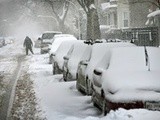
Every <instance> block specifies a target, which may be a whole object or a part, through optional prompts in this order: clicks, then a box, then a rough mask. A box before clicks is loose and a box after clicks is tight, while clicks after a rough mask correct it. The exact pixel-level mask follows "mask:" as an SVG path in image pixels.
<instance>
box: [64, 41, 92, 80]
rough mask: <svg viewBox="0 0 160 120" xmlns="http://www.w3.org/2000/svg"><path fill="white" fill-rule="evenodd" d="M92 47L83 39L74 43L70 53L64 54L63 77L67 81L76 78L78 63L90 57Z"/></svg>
mask: <svg viewBox="0 0 160 120" xmlns="http://www.w3.org/2000/svg"><path fill="white" fill-rule="evenodd" d="M91 47H92V46H91V45H87V44H85V43H84V41H82V40H81V41H79V42H76V43H74V44H73V46H72V47H71V49H70V50H69V52H68V54H67V55H66V56H64V64H63V78H64V80H65V81H70V80H76V73H77V69H78V64H79V62H80V61H81V60H82V59H83V60H84V59H88V58H87V57H89V55H88V54H90V52H91Z"/></svg>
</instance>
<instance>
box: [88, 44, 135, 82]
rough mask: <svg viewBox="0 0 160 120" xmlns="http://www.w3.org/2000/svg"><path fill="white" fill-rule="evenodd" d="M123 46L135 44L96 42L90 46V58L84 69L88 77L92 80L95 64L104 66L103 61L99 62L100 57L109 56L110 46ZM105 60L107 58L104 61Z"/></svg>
mask: <svg viewBox="0 0 160 120" xmlns="http://www.w3.org/2000/svg"><path fill="white" fill-rule="evenodd" d="M122 46H123V47H125V46H135V45H133V44H131V43H128V42H118V43H97V44H94V45H93V47H92V54H91V59H90V61H89V63H88V66H87V69H86V75H88V78H89V79H90V80H92V75H93V70H94V69H95V67H97V66H101V67H102V66H104V67H105V65H104V64H105V63H104V62H100V60H102V58H104V56H105V58H107V57H109V52H110V49H111V48H114V47H122ZM105 62H107V60H106V61H105Z"/></svg>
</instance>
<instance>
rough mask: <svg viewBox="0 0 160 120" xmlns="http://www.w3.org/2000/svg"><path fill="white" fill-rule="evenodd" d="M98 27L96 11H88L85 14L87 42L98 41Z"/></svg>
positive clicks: (99, 36)
mask: <svg viewBox="0 0 160 120" xmlns="http://www.w3.org/2000/svg"><path fill="white" fill-rule="evenodd" d="M100 38H101V34H100V27H99V20H98V13H97V10H96V9H90V10H89V11H88V13H87V40H91V41H95V40H96V39H100Z"/></svg>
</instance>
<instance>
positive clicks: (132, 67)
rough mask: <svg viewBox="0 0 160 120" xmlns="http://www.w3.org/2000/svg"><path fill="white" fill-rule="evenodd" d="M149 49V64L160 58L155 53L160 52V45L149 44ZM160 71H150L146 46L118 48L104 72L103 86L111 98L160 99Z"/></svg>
mask: <svg viewBox="0 0 160 120" xmlns="http://www.w3.org/2000/svg"><path fill="white" fill-rule="evenodd" d="M149 51H150V53H149V54H148V55H149V57H150V59H152V60H151V61H150V64H152V63H151V62H154V61H160V57H159V56H158V57H156V56H155V53H157V54H159V53H160V50H159V48H151V47H150V48H149ZM152 56H154V57H152ZM151 57H152V58H151ZM157 59H158V60H157ZM159 67H160V66H159ZM156 68H157V67H156ZM159 73H160V70H153V71H152V70H151V71H148V67H147V66H146V57H145V50H144V47H131V48H129V47H128V48H127V47H126V48H116V49H113V50H112V56H111V60H110V66H109V68H108V70H106V71H103V75H102V88H103V90H104V92H105V96H106V98H107V99H109V100H111V101H117V102H124V101H128V102H129V101H133V100H134V101H137V100H142V101H145V100H148V101H152V100H160V93H159V92H156V91H160V87H159V85H160V79H159V78H160V74H159ZM124 95H125V96H124Z"/></svg>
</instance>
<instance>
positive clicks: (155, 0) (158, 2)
mask: <svg viewBox="0 0 160 120" xmlns="http://www.w3.org/2000/svg"><path fill="white" fill-rule="evenodd" d="M129 1H130V3H132V4H134V3H150V4H152V5H153V6H155V7H157V8H159V9H160V0H129Z"/></svg>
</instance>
